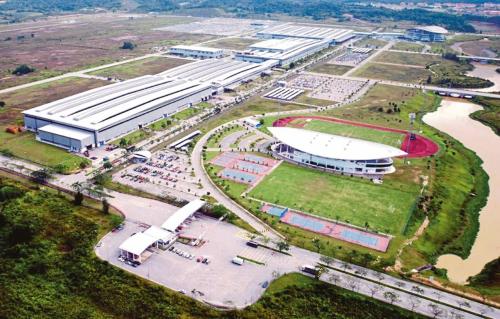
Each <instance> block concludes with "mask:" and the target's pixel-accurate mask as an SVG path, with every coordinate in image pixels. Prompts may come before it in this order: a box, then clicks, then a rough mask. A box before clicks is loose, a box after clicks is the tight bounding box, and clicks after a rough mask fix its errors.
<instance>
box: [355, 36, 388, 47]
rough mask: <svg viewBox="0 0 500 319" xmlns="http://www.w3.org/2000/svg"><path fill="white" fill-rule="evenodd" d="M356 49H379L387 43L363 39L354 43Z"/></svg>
mask: <svg viewBox="0 0 500 319" xmlns="http://www.w3.org/2000/svg"><path fill="white" fill-rule="evenodd" d="M355 44H356V46H357V47H362V48H366V47H370V48H381V47H383V46H384V45H386V44H387V41H384V40H380V39H372V38H364V39H362V40H360V41H358V42H356V43H355Z"/></svg>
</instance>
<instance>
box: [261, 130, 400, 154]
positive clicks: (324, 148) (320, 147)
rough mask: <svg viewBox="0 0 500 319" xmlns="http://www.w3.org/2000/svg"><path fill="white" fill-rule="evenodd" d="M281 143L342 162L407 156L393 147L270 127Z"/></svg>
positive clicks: (337, 136) (312, 132) (306, 131)
mask: <svg viewBox="0 0 500 319" xmlns="http://www.w3.org/2000/svg"><path fill="white" fill-rule="evenodd" d="M268 130H269V131H270V132H271V133H272V134H273V136H274V137H275V138H276V139H278V140H279V141H281V142H283V143H284V144H287V145H289V146H291V147H293V148H295V149H297V150H300V151H302V152H305V153H308V154H312V155H316V156H321V157H325V158H333V159H340V160H351V161H355V160H376V159H383V158H391V157H397V156H404V155H406V153H405V152H403V151H402V150H400V149H397V148H395V147H392V146H388V145H384V144H380V143H375V142H369V141H365V140H360V139H356V138H349V137H344V136H339V135H332V134H326V133H321V132H315V131H310V130H304V129H298V128H292V127H268Z"/></svg>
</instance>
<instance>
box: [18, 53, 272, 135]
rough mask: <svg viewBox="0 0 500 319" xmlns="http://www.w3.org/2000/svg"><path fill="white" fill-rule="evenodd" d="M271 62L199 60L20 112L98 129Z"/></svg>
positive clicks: (257, 70)
mask: <svg viewBox="0 0 500 319" xmlns="http://www.w3.org/2000/svg"><path fill="white" fill-rule="evenodd" d="M272 66H273V64H270V63H262V64H256V63H248V62H242V61H235V60H230V59H218V60H203V61H198V62H194V63H188V64H185V65H182V66H179V67H176V68H173V69H171V70H168V71H166V72H163V73H160V74H157V75H145V76H142V77H139V78H135V79H131V80H127V81H124V82H119V83H115V84H111V85H107V86H104V87H100V88H96V89H92V90H89V91H86V92H82V93H79V94H76V95H73V96H70V97H66V98H63V99H60V100H57V101H54V102H51V103H47V104H44V105H41V106H38V107H35V108H32V109H29V110H27V111H24V112H23V113H24V114H25V115H26V116H32V117H36V118H40V119H45V120H49V121H52V122H55V123H59V124H65V125H71V126H73V127H77V128H80V129H84V130H91V131H93V130H100V129H103V128H106V127H109V126H112V125H114V124H116V123H120V122H123V121H126V120H128V119H129V118H132V117H134V116H136V115H140V114H144V113H147V112H149V111H151V110H153V109H155V108H158V107H161V106H163V105H167V104H169V103H173V102H175V101H177V100H180V99H183V98H186V97H188V96H191V95H194V94H197V93H199V92H202V91H205V90H209V89H211V88H212V87H214V86H229V85H233V84H234V83H239V82H240V81H241V80H244V79H245V78H248V77H250V76H254V75H257V74H259V73H261V72H263V71H265V70H267V69H269V68H270V67H272Z"/></svg>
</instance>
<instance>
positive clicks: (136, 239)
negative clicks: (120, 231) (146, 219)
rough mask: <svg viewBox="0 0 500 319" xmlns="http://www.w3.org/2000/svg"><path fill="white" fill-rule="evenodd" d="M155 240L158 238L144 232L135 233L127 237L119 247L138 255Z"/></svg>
mask: <svg viewBox="0 0 500 319" xmlns="http://www.w3.org/2000/svg"><path fill="white" fill-rule="evenodd" d="M157 240H158V239H156V238H155V237H152V236H149V235H147V234H145V233H137V234H134V235H132V236H130V237H129V238H127V239H126V240H125V241H124V242H123V243H122V244H121V245H120V247H119V248H120V249H122V250H125V251H128V252H129V253H132V254H135V255H140V254H142V253H143V252H144V251H145V250H146V249H148V247H149V246H151V245H153V244H154V243H155V242H156V241H157Z"/></svg>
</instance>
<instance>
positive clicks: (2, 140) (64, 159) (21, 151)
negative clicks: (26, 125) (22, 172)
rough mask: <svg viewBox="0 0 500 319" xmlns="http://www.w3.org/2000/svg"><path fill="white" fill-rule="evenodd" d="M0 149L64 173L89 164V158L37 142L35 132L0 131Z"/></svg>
mask: <svg viewBox="0 0 500 319" xmlns="http://www.w3.org/2000/svg"><path fill="white" fill-rule="evenodd" d="M0 150H1V151H4V150H8V151H9V152H11V153H12V155H14V156H15V157H19V158H22V159H25V160H27V161H30V162H33V163H37V164H40V165H43V166H48V167H52V168H57V169H58V170H60V171H61V172H65V173H67V172H74V171H78V170H79V169H80V164H81V163H85V164H89V160H87V159H85V158H82V157H80V156H76V155H73V154H71V153H69V152H68V151H66V150H63V149H61V148H59V147H55V146H52V145H49V144H45V143H42V142H38V141H37V140H36V139H35V134H33V133H31V132H23V133H19V134H10V133H6V132H4V131H3V130H2V131H0Z"/></svg>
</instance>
